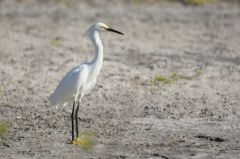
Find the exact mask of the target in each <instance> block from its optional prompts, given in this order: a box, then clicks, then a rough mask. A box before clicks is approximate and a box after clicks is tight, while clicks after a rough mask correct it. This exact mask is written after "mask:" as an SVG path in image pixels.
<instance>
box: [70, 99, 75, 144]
mask: <svg viewBox="0 0 240 159" xmlns="http://www.w3.org/2000/svg"><path fill="white" fill-rule="evenodd" d="M74 111H75V102H73V108H72V115H71V119H72V141H73V140H74Z"/></svg>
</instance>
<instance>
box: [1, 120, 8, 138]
mask: <svg viewBox="0 0 240 159" xmlns="http://www.w3.org/2000/svg"><path fill="white" fill-rule="evenodd" d="M7 132H8V126H7V124H5V123H4V122H1V121H0V136H3V135H5V134H6V133H7Z"/></svg>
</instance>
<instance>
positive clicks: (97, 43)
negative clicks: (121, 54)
mask: <svg viewBox="0 0 240 159" xmlns="http://www.w3.org/2000/svg"><path fill="white" fill-rule="evenodd" d="M90 39H91V41H92V43H93V45H94V48H95V57H94V59H93V60H92V61H91V65H92V69H93V70H92V71H93V73H96V74H98V73H99V72H100V70H101V67H102V62H103V45H102V41H101V39H100V37H99V33H98V32H97V31H94V32H93V33H92V35H91V38H90Z"/></svg>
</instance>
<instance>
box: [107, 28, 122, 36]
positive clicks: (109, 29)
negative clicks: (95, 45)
mask: <svg viewBox="0 0 240 159" xmlns="http://www.w3.org/2000/svg"><path fill="white" fill-rule="evenodd" d="M106 30H107V31H111V32H114V33H118V34H121V35H124V34H123V33H121V32H120V31H117V30H114V29H112V28H107V29H106Z"/></svg>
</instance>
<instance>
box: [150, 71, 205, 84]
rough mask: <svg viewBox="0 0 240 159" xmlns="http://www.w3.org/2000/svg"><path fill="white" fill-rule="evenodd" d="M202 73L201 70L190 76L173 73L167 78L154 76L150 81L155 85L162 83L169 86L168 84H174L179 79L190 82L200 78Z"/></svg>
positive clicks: (158, 75)
mask: <svg viewBox="0 0 240 159" xmlns="http://www.w3.org/2000/svg"><path fill="white" fill-rule="evenodd" d="M202 73H203V72H202V69H197V70H196V71H195V74H194V75H192V76H185V75H180V74H177V73H176V72H174V73H172V75H171V76H170V77H168V78H167V77H164V76H162V75H160V74H156V75H155V76H154V78H153V80H152V83H154V84H157V83H159V82H161V83H164V84H170V83H174V82H176V81H177V80H179V79H185V80H191V79H194V78H197V77H199V76H201V75H202Z"/></svg>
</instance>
